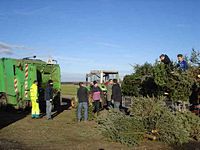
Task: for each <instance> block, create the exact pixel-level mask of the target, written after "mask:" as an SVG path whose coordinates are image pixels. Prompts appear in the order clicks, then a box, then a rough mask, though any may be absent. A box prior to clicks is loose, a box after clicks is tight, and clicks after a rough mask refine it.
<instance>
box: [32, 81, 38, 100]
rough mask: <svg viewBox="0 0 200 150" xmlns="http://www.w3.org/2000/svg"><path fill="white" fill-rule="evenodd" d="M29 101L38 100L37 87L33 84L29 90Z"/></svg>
mask: <svg viewBox="0 0 200 150" xmlns="http://www.w3.org/2000/svg"><path fill="white" fill-rule="evenodd" d="M30 97H31V99H38V87H37V85H36V84H33V85H32V86H31V89H30Z"/></svg>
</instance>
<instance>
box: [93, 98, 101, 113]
mask: <svg viewBox="0 0 200 150" xmlns="http://www.w3.org/2000/svg"><path fill="white" fill-rule="evenodd" d="M93 106H94V110H93V112H94V113H98V112H99V109H100V100H96V101H94V102H93Z"/></svg>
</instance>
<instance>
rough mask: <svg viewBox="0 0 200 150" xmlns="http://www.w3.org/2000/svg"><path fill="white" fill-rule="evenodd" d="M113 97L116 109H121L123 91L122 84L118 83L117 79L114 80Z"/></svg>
mask: <svg viewBox="0 0 200 150" xmlns="http://www.w3.org/2000/svg"><path fill="white" fill-rule="evenodd" d="M112 99H113V100H114V109H116V110H119V106H120V104H121V101H122V92H121V87H120V85H119V84H118V83H117V79H114V80H113V87H112Z"/></svg>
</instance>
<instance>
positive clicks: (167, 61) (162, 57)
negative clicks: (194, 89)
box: [160, 54, 172, 65]
mask: <svg viewBox="0 0 200 150" xmlns="http://www.w3.org/2000/svg"><path fill="white" fill-rule="evenodd" d="M160 61H161V62H163V63H164V64H165V65H171V63H172V62H171V60H170V59H169V57H168V56H167V55H166V54H161V55H160Z"/></svg>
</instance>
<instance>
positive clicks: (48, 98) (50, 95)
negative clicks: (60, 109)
mask: <svg viewBox="0 0 200 150" xmlns="http://www.w3.org/2000/svg"><path fill="white" fill-rule="evenodd" d="M45 100H46V117H47V119H48V120H50V119H52V117H51V110H52V103H53V81H52V80H49V81H48V83H47V87H46V89H45Z"/></svg>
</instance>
